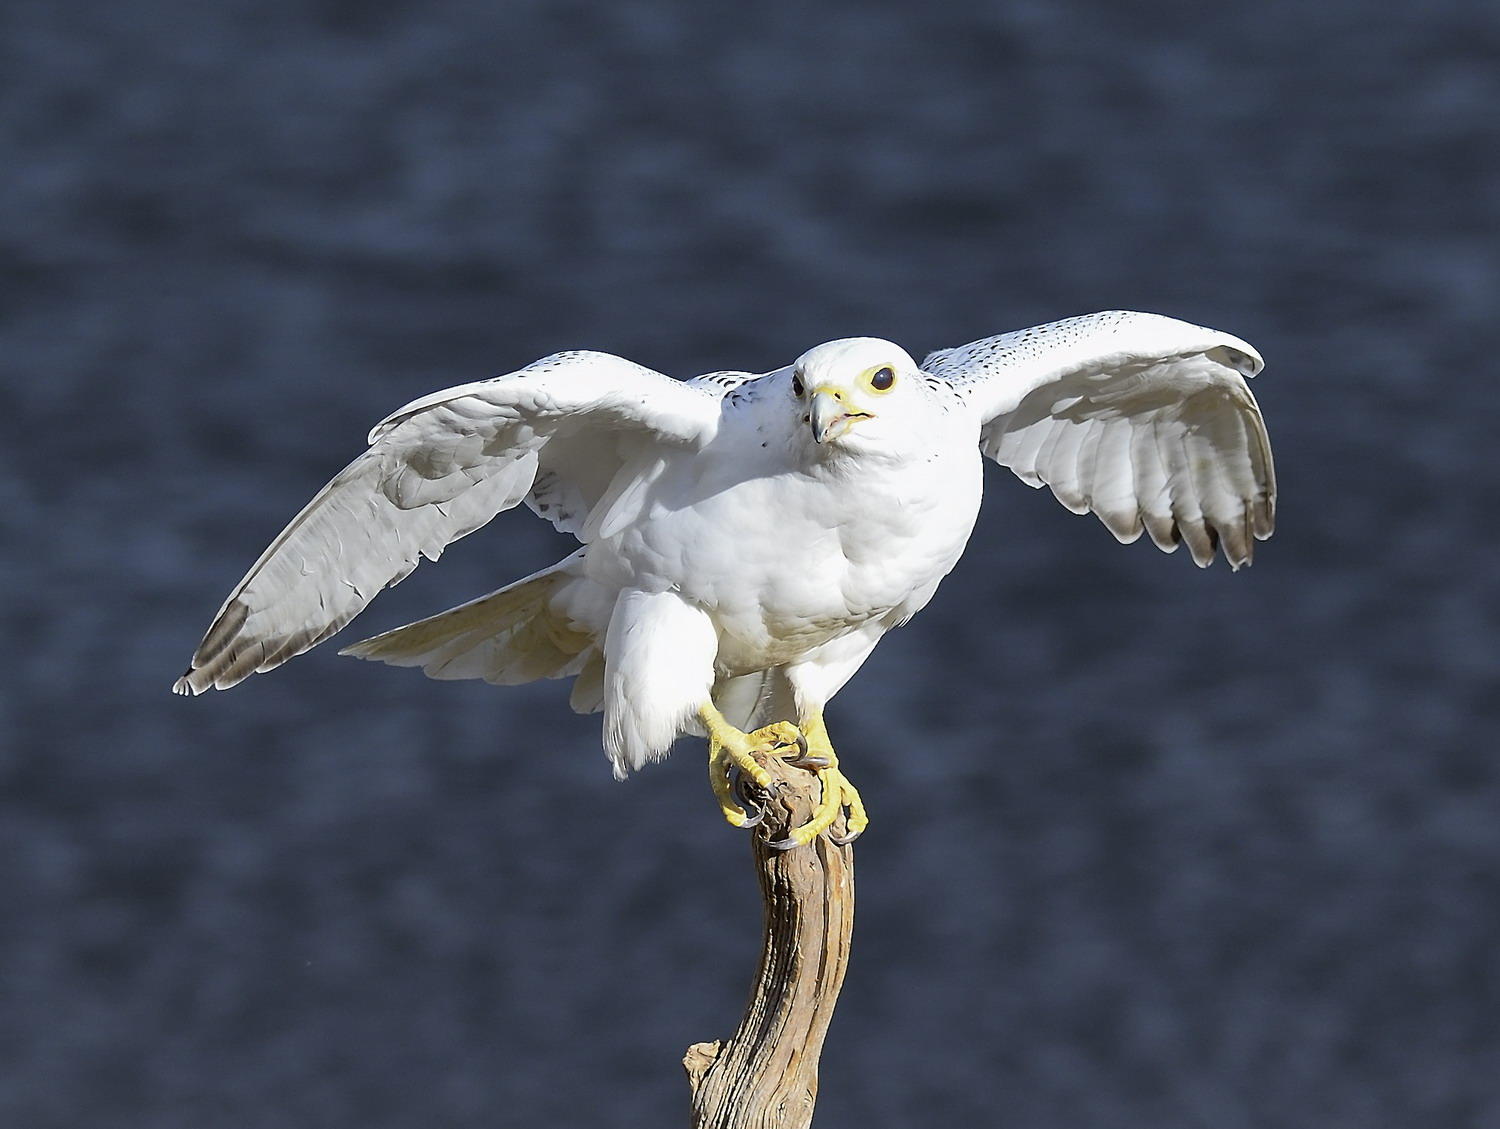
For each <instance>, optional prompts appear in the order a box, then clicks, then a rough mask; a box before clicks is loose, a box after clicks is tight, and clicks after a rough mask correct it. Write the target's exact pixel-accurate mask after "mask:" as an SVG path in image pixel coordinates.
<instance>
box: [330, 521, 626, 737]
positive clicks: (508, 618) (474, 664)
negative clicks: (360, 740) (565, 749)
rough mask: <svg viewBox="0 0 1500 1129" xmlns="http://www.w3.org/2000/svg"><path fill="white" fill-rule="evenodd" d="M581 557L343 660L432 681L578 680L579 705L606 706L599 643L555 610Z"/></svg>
mask: <svg viewBox="0 0 1500 1129" xmlns="http://www.w3.org/2000/svg"><path fill="white" fill-rule="evenodd" d="M581 553H582V550H580V551H579V553H575V554H573V556H571V557H568V558H567V559H566V560H563V561H559V562H558V563H557V564H555V565H553V566H552V567H551V568H547V569H543V570H542V571H541V572H538V573H534V574H533V575H531V576H528V577H526V578H525V579H524V580H518V581H516V582H515V583H514V584H510V585H507V586H506V587H504V588H502V589H500V590H499V591H498V592H491V593H490V594H489V595H488V596H481V597H480V598H479V599H477V600H471V601H470V602H469V603H467V604H461V605H460V606H458V607H456V608H452V609H450V610H449V611H445V612H442V613H440V614H438V615H435V616H430V617H429V618H427V619H423V620H418V621H417V622H416V623H411V624H407V625H406V626H405V627H398V628H396V629H395V630H393V631H387V632H385V633H384V634H381V635H376V636H374V637H373V638H371V639H365V640H362V641H360V642H358V643H355V644H353V645H352V646H349V647H345V648H344V649H343V650H342V651H340V652H339V653H340V654H343V655H353V656H354V657H355V658H360V659H372V660H375V661H378V662H383V663H388V664H389V665H391V666H419V667H421V668H422V670H423V672H424V673H425V674H426V675H427V677H429V678H441V679H459V678H482V679H484V680H485V681H486V682H493V683H495V684H496V685H499V686H514V685H517V684H519V683H522V682H534V681H536V680H537V679H539V678H570V677H576V681H575V682H574V684H573V697H572V705H573V708H574V709H575V710H577V711H578V712H579V713H595V712H597V711H598V710H599V709H601V708H602V707H603V704H604V689H603V688H604V656H603V655H602V653H601V652H600V650H599V645H598V644H599V639H598V637H597V636H596V635H595V634H594V633H593V632H592V631H589V630H586V629H583V628H581V626H580V625H579V624H577V623H575V622H573V621H572V620H571V619H569V618H567V617H565V616H563V615H561V614H559V613H558V611H557V610H556V609H555V607H554V606H553V599H552V598H553V596H554V595H556V594H557V592H558V589H559V588H560V587H561V586H562V585H564V584H566V583H567V582H568V581H569V580H571V579H572V576H571V574H570V573H569V571H568V569H569V566H571V565H572V564H574V563H575V562H576V560H577V559H578V557H579V556H580V555H581Z"/></svg>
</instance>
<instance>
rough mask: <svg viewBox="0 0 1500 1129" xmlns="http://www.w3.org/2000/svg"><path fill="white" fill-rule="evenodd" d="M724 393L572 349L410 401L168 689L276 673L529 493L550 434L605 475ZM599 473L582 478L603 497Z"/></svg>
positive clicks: (710, 426)
mask: <svg viewBox="0 0 1500 1129" xmlns="http://www.w3.org/2000/svg"><path fill="white" fill-rule="evenodd" d="M717 421H718V402H717V400H716V399H715V398H714V397H712V396H708V395H705V394H704V392H703V391H701V390H699V389H695V388H692V387H690V386H689V385H687V384H684V383H681V382H679V381H676V380H673V379H671V378H670V377H667V376H663V375H662V374H661V373H658V372H653V371H652V370H650V369H647V368H643V367H641V366H640V365H637V364H633V363H631V362H630V361H626V360H623V359H621V358H620V357H613V356H610V355H609V354H607V353H593V352H568V353H557V354H554V355H553V356H550V357H546V358H543V359H542V360H540V361H537V362H536V363H534V364H532V365H529V366H527V367H526V368H524V369H521V370H520V371H519V372H514V373H509V374H507V375H505V376H498V377H494V378H493V379H490V380H481V381H477V382H475V383H473V384H462V385H459V386H458V387H456V388H449V389H446V390H444V391H441V392H435V393H433V394H432V395H430V396H424V397H422V398H421V399H420V400H414V401H413V402H412V403H410V404H407V405H406V406H405V407H404V408H401V409H400V410H399V411H397V412H395V413H394V414H392V415H390V416H388V417H387V418H386V419H385V420H383V421H382V422H381V423H379V424H377V425H376V427H375V429H374V430H373V431H371V432H370V440H369V441H370V444H371V446H370V449H369V450H368V451H366V452H365V453H364V454H362V455H360V456H359V458H357V459H355V460H354V461H353V462H352V463H350V464H349V465H348V466H347V467H345V468H344V469H343V470H342V471H340V472H339V474H338V475H337V476H336V477H335V478H334V479H333V481H332V482H330V483H329V484H328V485H327V486H325V487H324V488H323V489H322V491H321V492H319V494H318V496H317V497H315V498H314V499H313V500H312V501H311V502H309V503H308V505H307V508H306V509H304V510H303V511H302V512H301V513H300V514H298V515H297V516H296V517H295V518H294V519H292V522H291V524H290V525H288V526H287V527H286V528H285V529H284V530H282V532H281V535H280V536H279V537H277V538H276V540H275V541H273V542H272V543H271V546H270V548H268V549H267V550H266V551H265V552H264V553H263V554H262V555H261V558H260V560H258V561H256V562H255V564H254V566H253V567H251V569H250V571H249V572H248V573H247V574H246V575H245V578H244V579H243V580H241V581H240V583H239V584H238V585H237V586H236V587H235V589H234V591H233V592H231V593H230V595H229V598H228V599H227V600H225V601H224V606H223V607H222V608H220V609H219V614H218V615H217V616H216V617H215V618H214V622H213V624H212V626H210V627H209V629H208V634H207V635H206V636H204V639H203V642H202V643H201V644H199V646H198V650H197V652H196V653H195V654H194V655H193V660H192V663H191V664H190V665H189V667H188V670H187V672H186V673H185V674H184V675H183V676H182V677H181V678H180V679H178V680H177V683H176V685H175V686H173V689H174V690H175V691H176V692H177V693H179V694H197V693H201V692H202V691H204V690H206V689H208V688H209V687H210V686H213V687H217V688H219V689H225V688H227V687H229V686H233V685H234V684H235V683H236V682H239V681H241V680H242V679H244V678H247V677H249V676H250V675H251V674H254V673H256V672H258V671H264V670H270V669H271V668H272V667H275V666H279V665H280V664H281V663H283V662H285V661H286V660H287V659H289V658H292V657H293V656H295V655H300V654H301V653H302V652H303V651H306V650H307V649H308V648H310V647H313V646H315V645H316V644H318V643H320V642H322V641H323V640H324V639H326V638H328V636H330V635H332V634H333V633H334V632H336V631H337V630H339V628H341V627H343V626H344V624H346V623H348V622H349V621H350V620H351V619H353V618H354V617H355V616H356V615H357V614H359V612H360V611H362V610H363V609H364V607H365V605H366V604H368V603H369V602H370V601H371V600H372V599H374V597H375V595H376V594H377V593H378V592H380V591H381V589H383V588H386V587H389V586H390V585H392V584H395V583H396V582H397V581H399V580H401V579H402V578H403V577H405V576H406V575H407V573H409V572H411V570H412V569H413V568H415V567H416V566H417V563H418V561H419V560H420V559H421V558H422V557H426V558H427V559H428V560H434V561H435V560H437V559H438V557H439V556H440V555H441V554H442V551H443V548H444V547H445V546H447V545H448V544H450V543H451V542H453V541H456V540H458V539H459V538H460V537H463V536H464V535H465V534H468V533H472V532H473V531H474V530H476V529H478V528H479V527H480V526H481V525H483V524H485V522H487V521H489V520H490V519H491V518H492V517H494V516H495V515H496V514H497V513H500V512H501V511H503V510H507V509H510V508H511V507H512V506H514V505H516V504H517V503H518V502H520V501H521V500H522V499H523V498H526V497H527V495H528V494H529V493H530V492H531V491H532V487H533V483H534V481H535V479H536V478H537V470H538V465H539V461H545V462H546V463H547V464H548V466H547V470H548V473H549V474H550V475H553V476H558V477H562V478H566V476H567V466H568V459H567V458H561V459H559V458H548V457H547V456H548V454H549V452H548V447H549V445H550V444H553V443H556V444H558V445H559V450H564V451H565V450H566V449H567V448H568V446H569V445H573V444H576V445H579V446H580V447H586V448H587V449H588V450H589V452H590V454H591V458H590V460H589V461H588V464H587V466H586V468H584V470H583V473H584V474H585V475H586V476H588V477H590V478H591V479H592V478H598V477H601V476H603V478H604V481H605V483H606V484H607V483H608V479H609V477H611V476H612V475H613V473H614V471H615V470H618V469H619V467H620V466H621V465H622V463H623V462H624V460H625V459H626V458H627V457H628V456H629V455H630V454H631V453H632V452H633V451H637V450H640V449H641V447H642V445H643V444H666V445H682V446H689V447H691V446H697V445H701V444H702V443H703V442H706V441H707V439H708V438H709V437H711V436H712V434H713V432H714V430H715V428H716V426H717ZM599 489H602V487H600V486H599V485H598V483H596V482H593V481H590V482H588V483H586V484H584V493H586V494H589V495H595V493H596V491H597V490H599Z"/></svg>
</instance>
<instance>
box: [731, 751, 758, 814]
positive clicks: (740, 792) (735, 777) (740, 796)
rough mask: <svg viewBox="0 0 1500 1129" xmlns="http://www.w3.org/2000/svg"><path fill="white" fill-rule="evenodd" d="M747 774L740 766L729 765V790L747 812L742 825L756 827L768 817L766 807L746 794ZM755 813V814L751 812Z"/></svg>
mask: <svg viewBox="0 0 1500 1129" xmlns="http://www.w3.org/2000/svg"><path fill="white" fill-rule="evenodd" d="M744 780H745V774H744V773H743V772H741V771H740V766H739V765H737V764H732V765H730V766H729V792H730V795H732V796H733V797H734V800H735V803H737V804H739V805H740V808H741V809H742V810H743V811H744V813H745V822H744V823H742V824H740V826H741V827H754V826H755V825H756V824H758V823H760V822H761V821H762V820H764V819H765V818H766V809H765V808H763V807H761V806H760V805H759V804H757V803H752V802H751V800H750V797H749V796H747V795H746V794H745V789H744V787H743V784H744ZM752 812H753V813H754V814H753V815H752V814H751V813H752Z"/></svg>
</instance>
